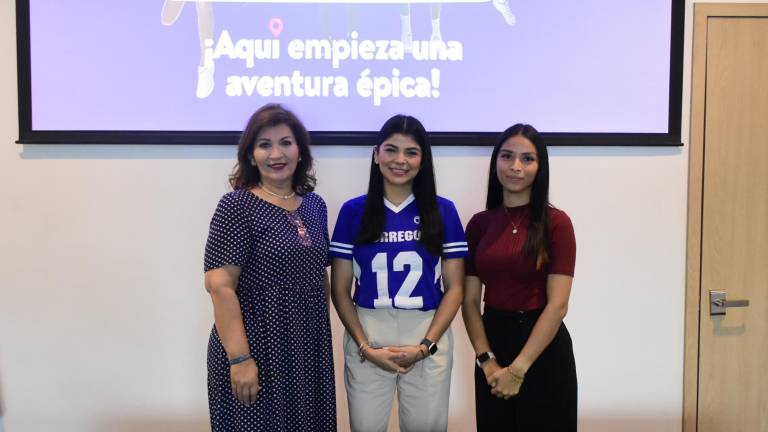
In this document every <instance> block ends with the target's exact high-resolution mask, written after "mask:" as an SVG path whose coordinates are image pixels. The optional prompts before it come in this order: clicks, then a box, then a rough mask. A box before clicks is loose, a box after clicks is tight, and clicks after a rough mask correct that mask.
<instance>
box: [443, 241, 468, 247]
mask: <svg viewBox="0 0 768 432" xmlns="http://www.w3.org/2000/svg"><path fill="white" fill-rule="evenodd" d="M466 245H467V242H454V243H443V247H444V248H447V247H451V246H466Z"/></svg>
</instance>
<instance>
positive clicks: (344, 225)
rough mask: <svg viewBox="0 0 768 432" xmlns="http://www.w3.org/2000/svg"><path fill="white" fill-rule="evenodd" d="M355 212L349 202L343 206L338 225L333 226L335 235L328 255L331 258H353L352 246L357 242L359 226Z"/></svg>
mask: <svg viewBox="0 0 768 432" xmlns="http://www.w3.org/2000/svg"><path fill="white" fill-rule="evenodd" d="M354 213H355V212H354V211H353V209H352V208H351V206H350V205H349V204H348V203H345V204H344V205H343V206H341V210H339V217H338V218H336V226H335V227H334V228H333V237H331V244H330V247H329V248H328V255H329V256H330V257H331V258H343V259H348V260H351V259H352V248H353V247H354V243H355V236H356V235H357V231H356V230H355V227H357V226H358V223H356V222H357V221H355V220H354V219H355V214H354Z"/></svg>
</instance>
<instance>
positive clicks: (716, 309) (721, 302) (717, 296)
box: [709, 291, 749, 315]
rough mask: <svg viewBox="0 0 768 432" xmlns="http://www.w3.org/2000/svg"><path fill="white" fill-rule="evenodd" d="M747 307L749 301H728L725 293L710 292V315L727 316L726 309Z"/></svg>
mask: <svg viewBox="0 0 768 432" xmlns="http://www.w3.org/2000/svg"><path fill="white" fill-rule="evenodd" d="M747 306H749V300H726V298H725V291H710V292H709V314H710V315H725V309H726V308H729V307H747Z"/></svg>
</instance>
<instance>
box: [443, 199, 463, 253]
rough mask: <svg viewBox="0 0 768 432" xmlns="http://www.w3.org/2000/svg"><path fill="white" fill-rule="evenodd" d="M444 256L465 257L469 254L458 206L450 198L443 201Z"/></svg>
mask: <svg viewBox="0 0 768 432" xmlns="http://www.w3.org/2000/svg"><path fill="white" fill-rule="evenodd" d="M442 207H443V215H442V216H443V258H444V259H451V258H465V257H466V256H467V238H466V237H465V236H464V227H463V226H462V225H461V219H459V212H457V211H456V206H455V205H454V204H453V203H452V202H451V201H448V200H445V201H443V206H442Z"/></svg>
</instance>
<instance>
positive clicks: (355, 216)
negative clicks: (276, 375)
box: [330, 115, 467, 432]
mask: <svg viewBox="0 0 768 432" xmlns="http://www.w3.org/2000/svg"><path fill="white" fill-rule="evenodd" d="M377 142H378V144H377V145H376V146H375V147H374V149H373V157H372V160H371V172H370V179H369V183H368V194H367V195H363V196H360V197H357V198H354V199H351V200H349V201H347V202H346V203H344V205H343V207H342V208H341V211H340V212H339V217H338V219H337V221H336V228H335V229H334V232H333V237H332V239H331V247H330V255H331V256H332V257H333V267H332V282H331V286H332V289H331V295H332V298H333V303H334V305H335V306H336V311H337V312H338V314H339V317H340V318H341V321H342V322H343V323H344V327H346V329H347V332H346V334H345V337H344V360H345V368H344V381H345V384H346V387H347V399H348V402H349V417H350V426H351V428H352V430H353V431H366V432H369V431H384V430H386V429H387V422H388V420H389V415H390V411H391V408H392V401H393V400H394V397H395V392H397V394H398V402H399V407H398V408H399V414H400V430H402V431H441V430H443V431H444V430H446V429H447V424H448V396H449V392H450V381H451V366H452V362H453V360H452V351H453V336H452V335H451V332H450V329H449V326H450V324H451V321H452V320H453V317H454V316H455V315H456V311H457V310H458V308H459V305H460V304H461V300H462V295H463V288H462V283H463V276H464V261H463V258H464V257H465V256H466V255H467V243H466V239H465V238H464V231H463V229H462V226H461V221H460V220H459V216H458V213H457V212H456V207H455V206H454V205H453V203H452V202H450V201H448V200H446V199H444V198H441V197H438V196H437V194H436V191H435V177H434V170H433V165H432V153H431V150H430V147H429V144H428V142H427V133H426V131H425V130H424V126H422V124H421V123H420V122H419V121H418V120H416V119H415V118H413V117H410V116H405V115H396V116H394V117H392V118H390V119H389V120H387V122H386V123H384V126H383V127H382V128H381V131H380V132H379V136H378V141H377ZM353 278H354V286H355V292H354V297H352V296H351V287H352V282H353Z"/></svg>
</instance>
